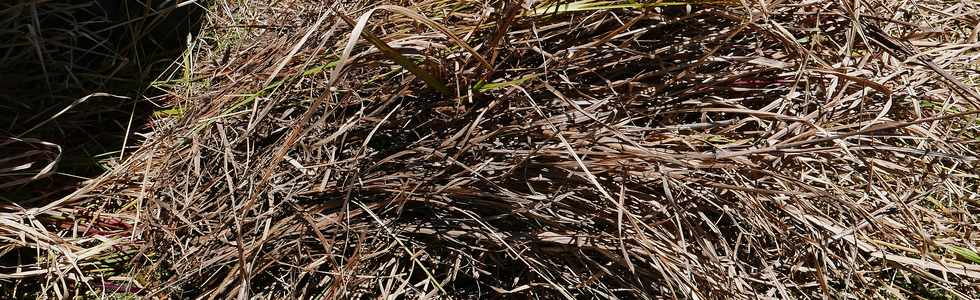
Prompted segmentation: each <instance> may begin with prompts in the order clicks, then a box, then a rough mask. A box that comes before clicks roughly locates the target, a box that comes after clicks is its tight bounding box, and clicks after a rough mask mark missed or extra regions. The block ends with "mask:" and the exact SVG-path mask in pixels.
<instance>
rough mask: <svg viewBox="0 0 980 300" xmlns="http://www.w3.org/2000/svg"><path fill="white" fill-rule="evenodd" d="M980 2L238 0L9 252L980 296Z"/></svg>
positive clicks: (46, 273) (276, 271)
mask: <svg viewBox="0 0 980 300" xmlns="http://www.w3.org/2000/svg"><path fill="white" fill-rule="evenodd" d="M977 6H978V5H977V4H976V3H973V2H957V3H953V4H950V3H945V2H929V1H926V2H918V3H917V4H915V5H909V4H907V3H904V2H897V1H877V2H873V3H872V2H867V1H865V2H861V1H858V2H854V3H851V2H848V3H842V2H839V1H810V2H804V3H796V2H792V3H789V2H778V1H777V2H772V3H768V2H767V3H766V4H761V3H757V2H751V1H750V2H744V3H743V2H734V1H710V2H706V1H692V2H671V3H667V2H644V3H639V2H602V1H579V2H570V3H569V2H556V1H544V2H538V3H534V4H533V5H523V4H520V3H515V2H506V1H484V2H472V1H470V2H466V1H462V2H460V1H422V2H399V1H394V2H392V1H388V2H384V3H363V2H343V3H341V2H338V3H329V4H323V3H321V2H318V1H305V0H292V1H279V2H274V3H270V2H267V1H236V2H230V1H227V2H226V1H215V2H214V3H210V6H209V7H208V11H207V15H206V20H205V24H204V26H203V28H204V29H202V31H201V33H200V34H199V35H198V37H199V38H197V39H196V40H195V41H194V47H192V48H190V49H189V50H188V52H187V53H186V55H184V56H183V57H180V58H175V60H180V61H184V63H183V64H184V66H185V67H186V66H187V65H192V66H193V68H183V69H173V70H172V71H174V72H172V73H173V75H172V76H170V77H171V78H164V79H165V80H169V81H170V82H180V81H181V80H184V82H185V83H187V82H190V81H193V82H206V83H207V84H197V85H195V84H193V83H191V84H184V85H181V84H179V83H178V84H173V85H172V87H174V88H172V90H171V91H170V92H169V93H167V94H166V95H165V96H163V97H161V98H160V101H159V102H160V103H162V104H163V105H165V106H166V107H167V108H166V109H169V110H160V113H158V114H156V115H155V120H154V123H155V124H161V125H159V126H158V127H156V128H155V130H154V131H153V132H152V134H151V135H149V137H148V138H147V140H146V141H145V142H143V143H142V144H141V146H140V147H139V149H138V150H135V151H134V152H133V153H132V154H131V155H130V156H128V158H127V159H126V160H124V161H122V162H120V163H119V164H118V165H117V166H115V167H114V168H113V169H112V170H111V171H109V172H108V173H106V174H104V175H103V176H100V177H98V178H97V179H95V180H92V181H90V182H88V183H87V184H86V185H84V186H83V187H81V188H80V189H79V190H77V191H75V192H74V193H73V194H71V195H69V196H66V197H63V198H60V199H59V200H57V201H54V202H50V203H45V204H44V205H43V206H42V205H37V206H31V208H30V209H25V210H17V209H13V208H10V211H17V213H16V214H15V213H11V214H9V215H8V216H10V218H8V219H4V220H5V221H4V222H5V223H2V226H0V229H2V230H5V234H6V235H7V236H15V232H17V231H19V230H33V231H26V232H29V233H30V234H29V235H28V237H26V238H18V239H14V238H10V239H8V240H10V241H11V242H10V244H9V245H10V246H8V247H7V248H8V249H44V250H43V251H47V253H49V255H48V256H47V257H46V258H47V260H42V259H38V260H37V261H33V262H26V263H25V262H17V263H14V262H11V263H8V264H7V265H10V266H18V267H19V269H17V270H16V271H12V272H8V274H16V276H20V277H19V278H28V277H30V278H35V277H36V278H44V279H46V280H47V281H46V282H45V283H43V284H40V285H39V290H40V291H41V293H47V294H52V295H65V294H73V293H80V292H81V291H84V292H90V291H102V292H103V293H105V294H106V295H113V294H114V293H116V291H119V293H129V294H134V295H139V296H170V297H180V298H191V297H193V298H205V297H208V298H232V297H261V298H329V299H333V298H381V297H384V298H389V297H390V298H461V299H469V298H511V297H513V298H531V297H537V298H548V299H551V298H555V299H562V298H564V299H577V298H603V299H654V298H666V297H676V298H698V299H714V298H822V297H828V298H845V297H847V298H887V297H891V298H908V297H914V296H918V297H925V298H935V299H943V298H975V297H977V296H978V294H980V289H978V286H980V285H978V284H980V263H978V262H977V261H976V260H975V259H976V258H977V257H976V249H977V247H978V242H977V241H978V240H980V239H978V233H977V231H976V229H977V226H978V224H980V222H978V221H980V220H978V219H977V217H976V215H977V213H978V210H980V206H978V203H980V202H978V201H980V200H978V195H977V191H978V177H977V175H976V171H975V170H976V167H977V163H978V160H980V158H978V154H977V149H978V148H977V146H976V145H977V144H976V140H975V132H976V129H977V127H976V124H977V123H976V122H977V115H978V114H980V112H978V107H980V106H977V105H978V104H980V99H978V98H976V96H975V95H976V93H977V91H976V86H975V85H973V84H971V83H970V82H973V81H971V79H970V78H972V77H975V74H972V73H971V72H972V71H971V69H970V65H971V64H973V63H974V60H975V56H976V51H974V50H973V47H974V46H971V45H974V44H975V42H976V28H975V27H976V26H975V24H976V19H975V16H973V14H971V13H970V12H974V11H977V9H978V8H980V7H977ZM541 8H553V9H546V10H541V11H540V13H539V9H541ZM545 11H547V12H545ZM940 16H942V17H940ZM933 20H941V21H938V22H937V21H933ZM932 28H941V29H942V30H938V31H937V30H932ZM221 37H234V41H233V42H229V41H226V40H223V39H222V38H221ZM314 70H315V71H314ZM161 86H166V85H161ZM923 103H929V105H928V106H924V105H923ZM82 207H85V208H93V207H97V209H93V210H91V211H92V212H93V213H92V214H91V216H88V215H82V214H80V213H79V212H78V211H79V208H82ZM59 218H60V219H59ZM34 220H37V221H34ZM42 220H43V221H42ZM55 220H63V221H55ZM66 221H70V223H71V224H80V225H72V226H61V227H59V226H55V225H57V224H62V223H69V222H66ZM32 226H33V227H32ZM54 237H57V239H55V238H54ZM107 237H108V238H107ZM14 241H17V242H14ZM52 249H54V250H52ZM86 254H88V255H86ZM109 257H113V258H112V259H113V260H110V258H109ZM116 257H124V259H117V258H116ZM100 263H103V264H108V265H111V266H113V268H112V271H105V270H108V269H104V268H101V267H96V266H99V265H100ZM8 276H11V275H8Z"/></svg>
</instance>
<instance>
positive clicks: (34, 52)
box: [0, 0, 203, 206]
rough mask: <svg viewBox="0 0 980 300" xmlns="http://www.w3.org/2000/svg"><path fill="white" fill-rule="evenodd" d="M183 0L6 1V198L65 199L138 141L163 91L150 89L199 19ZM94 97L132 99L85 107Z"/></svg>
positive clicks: (0, 20)
mask: <svg viewBox="0 0 980 300" xmlns="http://www.w3.org/2000/svg"><path fill="white" fill-rule="evenodd" d="M177 2H180V1H175V0H94V1H93V0H87V1H85V0H70V1H45V0H8V1H0V41H3V42H2V43H0V112H2V114H0V138H2V140H0V201H5V202H8V203H9V202H16V203H18V205H22V206H32V204H31V203H32V202H37V201H39V200H43V199H50V198H51V197H53V196H57V195H61V194H65V193H67V192H69V191H71V190H72V189H73V188H74V187H75V186H77V184H78V183H79V182H80V181H82V180H84V178H91V177H95V176H98V175H99V174H102V173H103V172H104V171H105V167H104V165H105V164H104V161H105V160H106V159H107V158H112V157H116V158H118V157H120V150H121V149H122V148H123V147H124V143H125V145H127V146H129V147H132V146H134V145H136V144H137V143H138V142H139V140H140V138H139V137H138V136H136V135H135V134H134V133H135V132H140V131H144V132H145V131H146V130H147V126H146V124H147V121H148V119H149V117H150V116H151V114H152V112H153V110H154V109H155V107H154V106H153V105H152V103H151V101H149V100H147V99H148V98H152V96H153V95H154V94H155V93H159V92H158V91H155V90H154V89H153V88H152V87H151V83H152V82H154V81H155V80H156V79H158V77H159V76H160V74H161V73H163V72H164V71H165V70H167V69H168V68H170V67H173V63H174V62H175V61H179V57H180V56H181V54H182V53H183V52H184V49H185V42H186V41H187V40H188V37H189V36H192V35H195V34H196V33H197V31H198V29H199V26H200V24H201V23H202V22H201V19H202V15H203V9H202V8H201V6H200V4H197V3H194V4H190V5H184V6H182V7H177ZM93 93H107V94H112V95H118V96H124V97H126V98H121V97H106V96H93V97H89V98H87V99H86V100H85V101H82V102H79V99H82V98H83V97H85V96H86V95H91V94H93ZM11 137H13V138H16V139H12V138H11ZM46 143H47V144H46ZM54 145H57V146H60V148H61V149H60V153H61V154H60V156H58V155H57V152H59V150H58V147H57V146H54ZM127 151H128V150H127ZM52 160H58V161H57V167H56V168H54V169H51V170H45V167H46V166H48V165H49V163H50V162H51V161H52ZM44 171H49V172H47V173H46V174H48V175H50V176H46V177H44V178H42V179H37V180H31V181H32V182H31V183H30V184H26V185H21V184H13V183H16V182H17V181H23V180H25V178H27V180H30V179H32V178H33V177H34V176H36V175H37V174H39V173H44ZM4 183H8V185H11V186H13V187H6V188H4V187H3V185H4Z"/></svg>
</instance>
